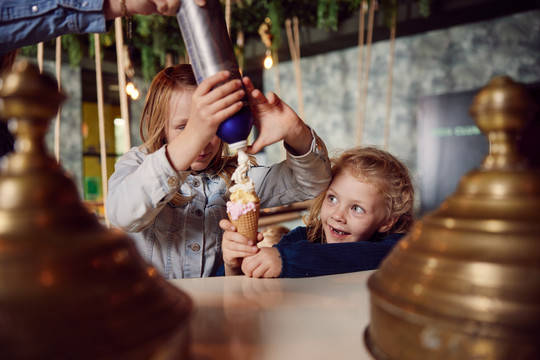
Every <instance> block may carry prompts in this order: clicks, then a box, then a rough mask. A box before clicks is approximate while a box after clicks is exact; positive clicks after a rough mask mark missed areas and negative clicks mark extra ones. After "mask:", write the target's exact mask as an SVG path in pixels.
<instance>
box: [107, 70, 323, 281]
mask: <svg viewBox="0 0 540 360" xmlns="http://www.w3.org/2000/svg"><path fill="white" fill-rule="evenodd" d="M229 76H230V74H229V73H228V72H226V71H223V72H220V73H218V74H216V75H213V76H211V77H208V78H207V79H205V80H204V81H203V82H201V84H199V86H197V84H196V81H195V77H194V75H193V71H192V68H191V65H176V66H173V67H169V68H166V69H164V70H162V71H161V72H160V73H159V74H158V75H157V76H156V77H155V79H154V80H153V82H152V84H151V86H150V89H149V92H148V96H147V100H146V105H145V107H144V110H143V114H142V120H141V128H140V132H141V138H142V140H143V142H144V144H143V145H141V146H139V147H134V148H132V149H131V150H129V151H128V152H127V153H126V154H124V155H123V156H122V158H121V159H120V160H119V161H118V162H117V163H116V165H115V172H114V174H113V175H112V176H111V177H110V179H109V193H108V197H107V203H106V208H107V216H108V218H109V220H110V222H111V224H112V225H114V226H118V227H120V228H122V229H124V230H125V231H128V232H130V233H131V235H132V237H133V239H134V240H135V243H136V245H137V247H138V249H139V250H140V252H141V254H142V255H143V257H144V258H145V259H146V260H147V261H148V262H149V263H150V264H152V265H153V266H154V267H155V268H157V269H158V270H159V271H160V272H161V273H162V274H163V275H164V276H165V277H166V278H169V279H171V278H183V277H205V276H212V275H215V273H216V271H217V269H218V268H219V267H220V265H222V264H223V259H222V254H221V239H222V230H221V229H220V227H219V221H220V220H221V219H224V218H227V213H226V201H227V200H228V199H227V196H228V193H227V190H228V188H229V185H230V182H231V174H232V173H233V172H234V169H235V168H236V167H237V161H236V157H235V156H231V155H229V151H228V148H227V146H226V144H224V143H223V141H221V140H220V139H219V138H218V137H217V136H216V131H217V129H218V127H219V125H220V123H221V122H222V121H224V120H225V119H227V118H228V117H230V116H231V115H233V114H234V113H236V112H237V111H238V110H240V108H241V107H242V101H241V99H242V97H243V96H244V95H247V96H248V98H249V100H250V103H251V106H252V111H253V114H254V124H255V127H256V128H257V130H258V132H259V135H258V137H257V139H256V141H255V142H254V143H253V144H252V145H251V146H250V147H248V150H247V153H248V154H255V153H257V152H258V151H260V150H261V149H262V148H263V147H264V146H266V145H269V144H272V143H275V142H278V141H280V140H283V141H284V145H285V148H286V149H287V160H286V161H283V162H282V163H279V164H275V165H273V166H270V167H264V166H254V167H252V168H251V169H250V170H249V172H248V176H249V177H250V178H251V179H252V180H253V182H254V183H255V190H256V192H257V195H258V196H259V198H260V199H261V208H264V207H273V206H280V205H286V204H289V203H292V202H297V201H304V200H307V199H311V198H314V197H316V196H318V195H319V194H320V193H321V191H323V190H324V189H325V188H326V186H327V185H328V182H329V181H330V161H329V159H328V154H327V152H326V147H325V146H324V143H322V141H321V140H320V139H319V138H318V137H317V136H316V135H315V134H314V132H313V131H312V130H311V129H310V128H309V127H308V126H306V124H305V123H304V122H303V121H302V120H301V119H300V118H299V117H298V116H297V115H296V114H295V113H294V111H293V110H292V109H291V108H290V107H289V106H287V104H285V103H284V102H282V101H281V100H280V99H279V98H278V97H277V96H276V95H275V94H273V93H269V94H268V95H267V96H264V95H263V94H262V93H261V92H260V91H259V90H255V89H254V88H253V85H252V83H251V81H250V80H249V78H244V79H243V84H244V87H245V90H244V88H243V87H242V81H241V80H231V81H227V80H228V78H229Z"/></svg>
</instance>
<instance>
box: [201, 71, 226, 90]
mask: <svg viewBox="0 0 540 360" xmlns="http://www.w3.org/2000/svg"><path fill="white" fill-rule="evenodd" d="M230 76H231V73H230V72H229V71H226V70H225V71H220V72H218V73H217V74H214V75H212V76H209V77H207V78H206V79H204V80H203V81H202V82H201V83H200V84H199V86H197V89H196V90H195V92H196V93H198V94H207V93H209V92H210V90H212V88H213V87H214V86H216V85H217V84H219V83H220V82H223V81H225V80H227V79H228V78H229V77H230ZM229 82H230V81H229Z"/></svg>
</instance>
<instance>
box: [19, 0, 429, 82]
mask: <svg viewBox="0 0 540 360" xmlns="http://www.w3.org/2000/svg"><path fill="white" fill-rule="evenodd" d="M367 1H368V3H371V2H373V1H376V0H367ZM415 1H416V2H418V6H419V10H420V13H421V14H422V15H423V16H426V17H427V16H429V14H430V5H431V3H432V2H433V0H415ZM362 2H363V0H315V1H314V0H236V1H232V4H231V19H230V32H231V38H233V39H234V38H236V35H237V34H238V32H239V31H242V33H243V36H244V37H245V38H246V39H248V38H250V37H258V36H259V35H258V29H259V26H260V25H261V24H262V23H263V22H264V21H265V19H266V18H267V17H268V18H270V21H271V23H272V27H271V29H270V31H271V34H272V37H273V42H272V48H273V50H276V49H277V48H279V46H280V44H281V31H282V29H284V28H285V21H286V20H287V19H291V18H293V17H295V16H296V17H297V18H298V21H299V24H300V26H308V27H316V28H319V29H323V30H328V31H336V30H337V29H338V27H339V24H340V22H342V21H343V20H345V19H346V18H348V17H350V16H351V15H352V14H353V13H354V12H355V11H357V10H358V9H359V8H360V6H361V5H362ZM378 4H379V7H380V10H381V12H382V13H383V16H384V19H385V22H386V23H387V25H388V26H389V24H390V21H391V19H392V17H393V16H394V15H395V14H396V13H397V9H398V5H399V0H380V1H379V2H378ZM222 5H223V6H224V0H222ZM100 41H101V44H102V46H104V47H109V46H112V45H113V44H114V28H113V30H111V31H110V32H109V33H108V34H103V35H102V36H100ZM125 42H126V44H127V45H128V46H129V48H130V54H131V56H132V60H133V61H134V62H135V63H138V65H139V66H140V68H141V71H142V75H143V77H144V78H145V79H146V80H151V79H152V78H153V77H154V76H155V74H156V73H157V72H158V71H159V70H160V69H161V68H163V67H164V66H165V62H166V56H167V54H172V55H173V56H174V57H175V58H176V59H175V60H176V61H177V60H178V59H179V58H180V57H183V56H185V54H186V49H185V45H184V41H183V39H182V35H181V32H180V29H179V26H178V23H177V20H176V17H174V16H171V17H163V16H160V15H150V16H138V15H136V16H134V17H133V36H132V38H131V39H126V40H125ZM62 47H63V48H64V50H66V51H67V53H68V58H69V63H70V64H71V65H72V66H78V65H79V64H80V62H81V60H82V57H83V55H84V54H85V53H86V54H90V56H93V52H94V46H93V35H90V36H88V35H74V34H70V35H64V36H62ZM236 51H242V49H236ZM36 52H37V50H36V46H35V45H34V46H30V47H26V48H24V49H23V51H22V53H23V55H28V56H35V54H36Z"/></svg>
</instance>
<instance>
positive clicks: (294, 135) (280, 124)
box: [243, 77, 312, 155]
mask: <svg viewBox="0 0 540 360" xmlns="http://www.w3.org/2000/svg"><path fill="white" fill-rule="evenodd" d="M243 82H244V86H245V87H246V91H247V93H248V96H249V99H250V103H251V108H252V111H253V115H254V124H255V127H256V128H257V129H258V130H259V136H258V137H257V140H256V141H255V142H254V143H253V144H252V145H251V146H250V147H249V148H248V150H247V152H248V153H250V154H256V153H258V152H259V151H261V150H262V149H263V148H264V147H265V146H267V145H271V144H273V143H275V142H278V141H281V140H284V141H285V142H286V143H287V144H288V145H289V146H290V147H291V149H292V150H293V153H294V155H303V154H305V153H307V152H308V151H309V148H310V145H311V140H312V136H311V131H310V130H309V128H308V127H307V125H306V124H305V123H304V122H303V121H302V119H300V118H299V117H298V115H296V113H295V112H294V110H293V109H291V108H290V106H289V105H287V104H286V103H285V102H283V101H282V100H281V99H280V98H279V97H278V96H277V95H276V94H274V93H273V92H270V93H268V94H267V96H264V94H263V93H262V92H261V91H260V90H257V89H255V88H254V86H253V83H252V82H251V80H250V79H249V78H248V77H244V79H243Z"/></svg>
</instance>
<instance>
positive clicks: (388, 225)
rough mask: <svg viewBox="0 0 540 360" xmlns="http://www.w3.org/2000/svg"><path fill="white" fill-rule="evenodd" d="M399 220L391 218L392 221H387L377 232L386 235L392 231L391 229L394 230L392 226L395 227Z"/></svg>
mask: <svg viewBox="0 0 540 360" xmlns="http://www.w3.org/2000/svg"><path fill="white" fill-rule="evenodd" d="M397 220H398V218H397V217H391V218H390V219H388V220H386V221H385V222H384V223H383V224H382V225H381V226H380V227H379V229H378V230H377V231H378V232H380V233H382V234H384V233H386V232H388V231H390V229H391V228H392V226H394V224H395V223H396V221H397Z"/></svg>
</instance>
